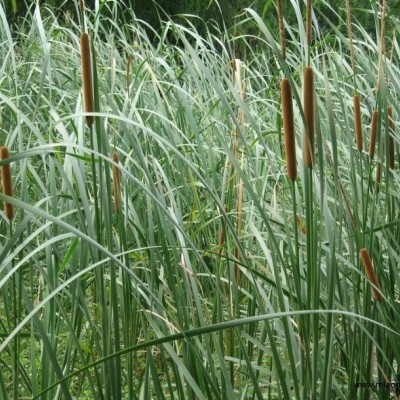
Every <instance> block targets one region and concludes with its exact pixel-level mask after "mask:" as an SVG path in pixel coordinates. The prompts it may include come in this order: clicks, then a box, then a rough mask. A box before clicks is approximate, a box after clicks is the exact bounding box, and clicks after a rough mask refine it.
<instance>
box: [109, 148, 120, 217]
mask: <svg viewBox="0 0 400 400" xmlns="http://www.w3.org/2000/svg"><path fill="white" fill-rule="evenodd" d="M111 158H112V160H113V161H114V162H115V163H117V164H118V163H119V156H118V153H113V154H112V156H111ZM112 176H113V195H114V208H115V212H116V213H119V210H120V203H121V171H120V169H119V168H118V167H117V166H115V165H113V167H112Z"/></svg>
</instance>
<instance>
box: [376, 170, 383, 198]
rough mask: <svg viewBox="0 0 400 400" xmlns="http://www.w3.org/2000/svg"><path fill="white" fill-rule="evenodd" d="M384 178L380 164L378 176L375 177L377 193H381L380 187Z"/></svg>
mask: <svg viewBox="0 0 400 400" xmlns="http://www.w3.org/2000/svg"><path fill="white" fill-rule="evenodd" d="M381 177H382V164H381V163H380V162H378V163H377V165H376V175H375V184H376V186H375V187H376V192H377V193H379V186H380V184H381Z"/></svg>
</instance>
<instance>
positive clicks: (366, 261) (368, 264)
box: [360, 248, 383, 301]
mask: <svg viewBox="0 0 400 400" xmlns="http://www.w3.org/2000/svg"><path fill="white" fill-rule="evenodd" d="M360 256H361V260H362V263H363V265H364V268H365V272H366V274H367V277H368V279H369V280H370V282H371V283H372V285H373V286H372V292H373V296H374V299H375V300H376V301H382V300H383V295H382V293H381V291H380V285H379V281H378V277H377V275H376V272H375V269H374V265H373V263H372V260H371V256H370V254H369V251H368V249H365V248H364V249H361V250H360Z"/></svg>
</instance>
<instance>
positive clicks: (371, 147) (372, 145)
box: [369, 110, 378, 160]
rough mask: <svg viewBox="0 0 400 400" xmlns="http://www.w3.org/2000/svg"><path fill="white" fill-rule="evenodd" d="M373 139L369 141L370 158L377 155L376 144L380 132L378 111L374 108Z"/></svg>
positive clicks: (372, 121)
mask: <svg viewBox="0 0 400 400" xmlns="http://www.w3.org/2000/svg"><path fill="white" fill-rule="evenodd" d="M371 119H372V120H371V139H370V142H369V158H370V159H371V160H373V158H374V155H375V145H376V135H377V132H378V111H377V110H374V111H373V112H372V118H371Z"/></svg>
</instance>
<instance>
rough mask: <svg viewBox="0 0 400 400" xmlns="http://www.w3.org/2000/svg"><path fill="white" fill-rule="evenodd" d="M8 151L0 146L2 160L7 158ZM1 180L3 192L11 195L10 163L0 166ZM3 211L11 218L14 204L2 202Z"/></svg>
mask: <svg viewBox="0 0 400 400" xmlns="http://www.w3.org/2000/svg"><path fill="white" fill-rule="evenodd" d="M9 156H10V152H9V150H8V147H2V148H0V158H1V160H2V161H4V160H7V158H9ZM1 180H2V185H3V194H5V195H6V196H10V197H12V195H13V190H12V179H11V166H10V164H9V163H8V164H3V165H2V166H1ZM4 213H5V214H6V217H7V218H8V219H12V218H13V216H14V206H13V205H12V204H10V203H8V202H6V201H5V202H4Z"/></svg>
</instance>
